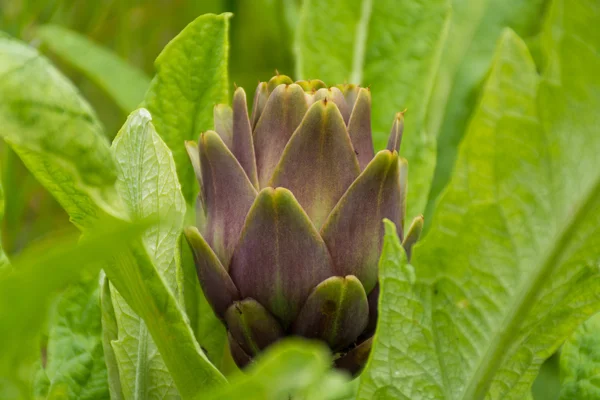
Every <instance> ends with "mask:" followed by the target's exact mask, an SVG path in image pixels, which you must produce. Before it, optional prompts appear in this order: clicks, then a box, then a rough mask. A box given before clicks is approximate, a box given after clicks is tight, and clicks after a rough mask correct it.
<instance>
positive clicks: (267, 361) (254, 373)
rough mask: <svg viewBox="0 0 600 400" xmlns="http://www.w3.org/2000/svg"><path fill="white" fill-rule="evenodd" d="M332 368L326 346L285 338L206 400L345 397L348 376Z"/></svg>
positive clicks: (319, 399) (348, 389)
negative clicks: (341, 374) (332, 370)
mask: <svg viewBox="0 0 600 400" xmlns="http://www.w3.org/2000/svg"><path fill="white" fill-rule="evenodd" d="M330 366H331V355H330V353H329V350H328V349H327V348H326V347H325V346H324V345H323V344H321V343H318V342H308V341H306V340H302V339H286V340H283V341H281V342H278V343H277V344H275V345H273V346H272V347H270V348H269V350H267V351H266V352H265V353H264V354H261V355H260V357H259V358H257V359H256V363H255V364H252V365H251V366H250V367H248V368H247V369H246V371H245V372H243V373H242V372H239V373H237V374H235V375H234V376H232V377H231V384H229V385H223V386H222V387H220V388H218V389H216V390H214V391H212V392H210V393H209V394H208V395H207V397H206V399H215V400H217V399H219V400H226V399H231V400H237V399H245V400H253V399H255V400H264V399H273V400H276V399H281V400H288V399H290V398H294V399H295V398H298V399H304V398H306V399H310V400H322V399H323V400H324V399H334V398H344V397H343V396H344V394H347V393H348V392H350V393H351V392H352V387H351V386H347V385H345V383H346V379H344V377H345V376H340V374H339V373H335V372H331V371H330ZM323 389H326V390H323ZM296 395H297V396H298V397H295V396H296ZM334 395H337V397H334ZM304 396H306V397H304ZM308 396H310V397H308ZM203 398H204V397H203Z"/></svg>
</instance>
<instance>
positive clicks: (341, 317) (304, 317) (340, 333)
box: [292, 275, 369, 351]
mask: <svg viewBox="0 0 600 400" xmlns="http://www.w3.org/2000/svg"><path fill="white" fill-rule="evenodd" d="M368 321H369V304H368V302H367V295H366V293H365V289H364V288H363V285H362V284H361V283H360V281H359V280H358V279H357V278H356V277H355V276H352V275H349V276H346V277H345V278H343V277H341V276H334V277H331V278H328V279H326V280H324V281H323V282H321V283H320V284H319V285H317V287H316V288H315V289H314V290H313V291H312V293H311V294H310V296H308V299H307V300H306V303H304V306H302V309H301V310H300V314H298V318H296V320H295V321H294V325H293V327H292V332H293V333H294V334H296V335H300V336H304V337H308V338H314V339H322V340H324V341H325V342H327V344H328V345H329V347H330V348H331V349H333V350H334V351H337V350H340V349H343V348H345V347H346V346H348V345H350V344H351V343H353V342H354V341H355V340H356V339H357V338H358V337H359V335H360V334H361V333H362V332H363V331H364V329H365V328H366V326H367V323H368Z"/></svg>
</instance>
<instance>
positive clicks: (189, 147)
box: [185, 140, 204, 202]
mask: <svg viewBox="0 0 600 400" xmlns="http://www.w3.org/2000/svg"><path fill="white" fill-rule="evenodd" d="M185 151H186V152H187V154H188V157H189V158H190V162H191V163H192V166H193V167H194V173H195V174H196V180H197V181H198V186H199V187H200V193H199V195H198V198H199V199H200V201H202V202H204V197H203V196H202V169H201V168H200V151H199V149H198V143H196V142H194V141H193V140H186V141H185Z"/></svg>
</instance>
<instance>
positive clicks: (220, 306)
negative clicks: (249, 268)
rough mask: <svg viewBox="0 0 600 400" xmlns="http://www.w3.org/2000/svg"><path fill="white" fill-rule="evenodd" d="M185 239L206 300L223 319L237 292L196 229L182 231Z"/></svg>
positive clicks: (236, 297) (237, 297) (236, 298)
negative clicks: (190, 250) (192, 256)
mask: <svg viewBox="0 0 600 400" xmlns="http://www.w3.org/2000/svg"><path fill="white" fill-rule="evenodd" d="M184 235H185V238H186V240H187V242H188V244H189V246H190V248H191V249H192V253H193V255H194V262H195V264H196V272H197V273H198V280H199V281H200V286H201V287H202V290H203V291H204V295H205V296H206V300H207V301H208V303H209V304H210V305H211V307H212V308H213V310H214V311H215V313H216V314H217V315H218V316H220V317H221V318H223V316H224V315H225V311H226V310H227V308H229V306H230V305H231V304H232V303H233V302H234V301H236V300H239V298H240V296H239V292H238V290H237V288H236V287H235V284H234V283H233V281H232V280H231V278H230V277H229V275H228V274H227V271H226V270H225V268H224V267H223V265H222V264H221V262H220V261H219V259H218V258H217V256H216V254H215V253H214V252H213V251H212V249H211V248H210V246H209V245H208V243H206V241H205V240H204V238H203V237H202V236H201V235H200V232H198V229H197V228H196V227H188V228H185V229H184Z"/></svg>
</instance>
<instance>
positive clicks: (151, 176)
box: [111, 109, 185, 399]
mask: <svg viewBox="0 0 600 400" xmlns="http://www.w3.org/2000/svg"><path fill="white" fill-rule="evenodd" d="M112 150H113V154H114V157H115V160H116V162H117V167H118V170H119V175H118V180H117V191H118V192H119V194H120V195H121V198H122V199H123V202H124V203H125V206H126V209H127V212H128V214H129V215H130V217H131V218H132V219H134V220H135V219H143V218H154V219H156V220H159V221H161V220H165V218H166V217H168V218H167V221H168V222H167V223H163V224H161V225H160V226H159V227H157V229H152V230H149V231H148V232H147V234H146V235H145V236H144V238H143V242H144V245H145V248H146V249H147V251H148V255H149V256H150V259H152V260H154V267H155V268H156V269H157V270H158V272H159V274H160V275H161V277H162V278H163V280H164V282H165V284H166V286H167V288H168V290H170V291H171V293H173V294H177V293H178V290H177V283H176V275H177V269H178V268H179V265H180V262H179V249H178V242H179V240H178V239H179V236H180V235H181V230H182V227H183V218H184V215H185V200H184V199H183V196H182V194H181V186H180V185H179V181H178V180H177V174H176V171H175V163H174V162H173V158H172V156H171V151H170V150H169V149H168V148H167V146H166V145H165V144H164V142H163V141H162V140H161V139H160V137H159V136H158V134H157V133H156V131H155V130H154V127H153V126H152V123H151V117H150V114H149V113H148V111H147V110H145V109H140V110H137V111H134V112H133V113H132V114H131V115H130V116H129V118H128V119H127V122H126V123H125V125H124V126H123V128H122V129H121V131H120V132H119V134H118V135H117V137H116V138H115V140H114V142H113V145H112ZM111 292H112V304H113V307H114V313H115V320H116V323H117V340H114V341H112V342H111V345H112V348H113V350H114V356H115V358H116V362H117V365H118V368H119V374H120V382H121V387H122V392H123V395H124V398H125V399H140V398H158V399H174V398H179V395H178V393H177V388H176V387H175V385H174V383H173V379H172V378H171V376H170V375H169V371H168V370H167V367H166V366H165V363H164V361H163V359H162V357H161V355H160V353H159V352H158V350H157V349H156V345H155V344H154V342H153V341H152V338H151V337H150V334H149V332H148V329H147V327H146V324H145V323H144V321H142V320H141V319H140V317H139V316H138V315H137V314H136V313H135V312H134V311H133V310H132V309H131V307H130V306H129V305H128V304H127V302H126V300H125V299H124V298H123V296H121V295H120V294H119V293H118V292H117V291H116V290H112V291H111Z"/></svg>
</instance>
